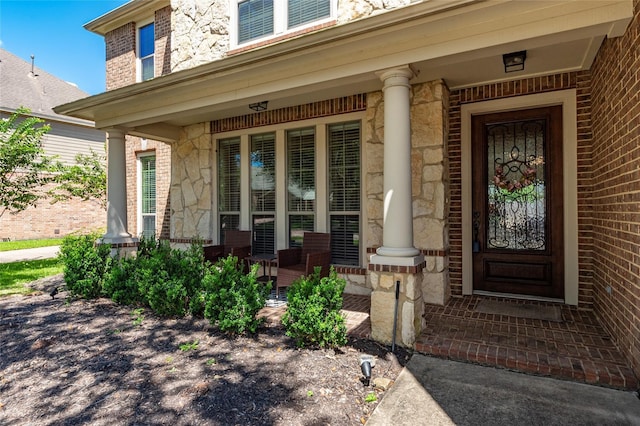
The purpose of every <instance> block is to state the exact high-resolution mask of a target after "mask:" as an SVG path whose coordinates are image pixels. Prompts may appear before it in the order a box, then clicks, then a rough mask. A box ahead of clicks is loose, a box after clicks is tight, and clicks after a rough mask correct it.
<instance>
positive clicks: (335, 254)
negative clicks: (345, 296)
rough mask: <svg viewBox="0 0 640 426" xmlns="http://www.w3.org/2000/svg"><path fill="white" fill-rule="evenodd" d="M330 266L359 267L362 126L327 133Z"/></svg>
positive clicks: (339, 127)
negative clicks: (332, 264) (331, 264)
mask: <svg viewBox="0 0 640 426" xmlns="http://www.w3.org/2000/svg"><path fill="white" fill-rule="evenodd" d="M328 139H329V140H328V144H329V216H330V224H329V227H330V232H331V256H332V260H331V262H332V263H334V264H339V265H359V264H360V193H361V188H360V186H361V185H360V123H359V122H349V123H342V124H334V125H331V126H329V129H328Z"/></svg>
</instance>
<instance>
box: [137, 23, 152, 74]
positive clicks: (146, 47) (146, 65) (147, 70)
mask: <svg viewBox="0 0 640 426" xmlns="http://www.w3.org/2000/svg"><path fill="white" fill-rule="evenodd" d="M138 46H139V49H138V54H139V55H138V58H139V61H140V62H139V63H140V66H139V68H140V81H146V80H149V79H151V78H153V77H154V68H155V67H154V61H153V57H154V54H155V32H154V24H153V22H152V23H150V24H147V25H145V26H142V27H140V28H138Z"/></svg>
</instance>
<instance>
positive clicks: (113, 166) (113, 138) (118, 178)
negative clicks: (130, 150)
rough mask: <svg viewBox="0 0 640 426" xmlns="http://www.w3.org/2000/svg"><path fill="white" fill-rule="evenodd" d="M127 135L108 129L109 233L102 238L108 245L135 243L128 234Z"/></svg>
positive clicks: (118, 130) (117, 130) (120, 131)
mask: <svg viewBox="0 0 640 426" xmlns="http://www.w3.org/2000/svg"><path fill="white" fill-rule="evenodd" d="M124 136H125V133H124V132H123V131H122V130H120V129H108V137H107V233H106V234H104V236H103V237H102V242H103V243H106V244H122V243H130V242H133V241H134V239H133V238H132V237H131V234H129V233H128V232H127V184H126V156H125V145H124Z"/></svg>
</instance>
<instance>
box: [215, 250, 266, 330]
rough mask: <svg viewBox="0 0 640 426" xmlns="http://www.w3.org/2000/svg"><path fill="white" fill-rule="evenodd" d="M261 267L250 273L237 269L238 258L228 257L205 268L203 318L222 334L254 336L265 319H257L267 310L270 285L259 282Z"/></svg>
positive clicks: (255, 266)
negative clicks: (262, 310) (259, 314)
mask: <svg viewBox="0 0 640 426" xmlns="http://www.w3.org/2000/svg"><path fill="white" fill-rule="evenodd" d="M258 268H259V265H257V264H256V265H253V267H252V268H251V270H250V271H249V273H248V274H246V275H245V274H244V272H243V271H242V269H243V268H242V267H238V259H237V258H236V257H233V256H229V257H227V258H225V259H221V260H219V261H218V262H217V263H216V264H215V265H211V266H209V267H208V268H206V269H205V274H204V278H203V289H204V316H205V318H207V319H208V320H209V322H210V323H211V324H212V325H217V326H218V328H219V329H220V330H221V331H224V332H228V333H236V334H243V333H246V332H249V333H255V332H256V331H257V329H258V326H259V325H260V324H261V323H262V320H259V319H257V318H256V315H257V314H258V311H259V310H260V309H262V307H264V304H265V301H266V298H267V295H268V294H269V292H270V291H271V285H270V284H264V283H260V282H258V279H257V275H258Z"/></svg>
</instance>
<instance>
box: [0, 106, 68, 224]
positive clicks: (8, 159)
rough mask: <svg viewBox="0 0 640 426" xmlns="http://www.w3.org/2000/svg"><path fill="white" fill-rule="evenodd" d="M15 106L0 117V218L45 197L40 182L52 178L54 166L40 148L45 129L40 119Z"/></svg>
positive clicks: (52, 159)
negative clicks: (13, 111)
mask: <svg viewBox="0 0 640 426" xmlns="http://www.w3.org/2000/svg"><path fill="white" fill-rule="evenodd" d="M29 113H30V111H29V110H28V109H26V108H19V109H18V110H17V111H16V112H15V113H13V114H12V115H11V116H9V117H8V118H3V119H1V120H0V217H2V215H3V214H4V213H5V212H7V211H8V212H10V213H18V212H21V211H23V210H25V209H26V208H27V207H29V206H33V205H35V204H36V203H37V202H38V200H39V199H41V198H43V197H45V196H46V193H44V192H43V191H42V187H43V185H46V184H47V183H49V182H51V181H52V180H53V178H54V175H53V174H52V172H55V171H56V169H57V165H56V164H55V163H54V158H53V157H48V156H46V155H45V153H44V149H43V148H42V142H41V139H42V137H43V135H45V134H46V133H47V132H48V131H49V126H48V125H45V124H43V123H44V121H43V120H41V119H39V118H37V117H32V116H30V115H29Z"/></svg>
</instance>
